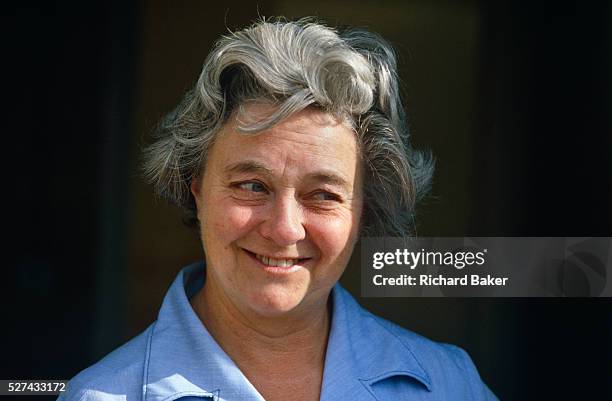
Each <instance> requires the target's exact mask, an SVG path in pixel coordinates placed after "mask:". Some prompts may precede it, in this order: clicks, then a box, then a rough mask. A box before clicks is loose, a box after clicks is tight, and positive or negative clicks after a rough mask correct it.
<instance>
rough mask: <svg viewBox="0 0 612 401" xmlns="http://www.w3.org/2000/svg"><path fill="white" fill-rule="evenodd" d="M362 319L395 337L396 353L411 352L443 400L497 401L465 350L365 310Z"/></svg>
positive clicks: (393, 345) (434, 390)
mask: <svg viewBox="0 0 612 401" xmlns="http://www.w3.org/2000/svg"><path fill="white" fill-rule="evenodd" d="M363 317H364V318H365V319H366V320H370V324H372V325H376V326H379V327H380V328H381V329H382V330H385V331H387V332H389V333H390V334H391V335H393V336H394V337H395V338H397V340H398V341H399V343H400V344H402V346H403V347H402V349H399V348H400V347H398V345H397V343H390V344H388V345H390V346H391V347H393V348H394V351H396V352H409V353H411V354H412V355H413V357H414V358H415V359H416V361H418V363H419V364H420V365H421V366H422V368H423V370H424V371H425V372H427V375H428V376H429V379H430V381H431V390H432V391H433V392H434V393H435V392H441V393H444V397H443V398H442V399H449V400H450V399H453V400H454V399H470V400H487V401H489V400H491V401H492V400H497V398H496V397H495V395H493V393H492V392H491V391H490V390H489V388H488V387H487V386H486V384H485V383H484V382H483V381H482V379H481V378H480V375H479V373H478V370H477V369H476V366H475V365H474V363H473V362H472V359H471V358H470V356H469V355H468V353H467V352H466V351H465V350H463V349H462V348H460V347H458V346H456V345H452V344H446V343H441V342H436V341H432V340H430V339H428V338H426V337H424V336H422V335H419V334H417V333H415V332H413V331H410V330H407V329H405V328H403V327H401V326H399V325H397V324H395V323H393V322H391V321H389V320H386V319H384V318H382V317H380V316H376V315H374V314H372V313H370V312H368V311H365V310H364V315H363Z"/></svg>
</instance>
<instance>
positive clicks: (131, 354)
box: [58, 263, 497, 401]
mask: <svg viewBox="0 0 612 401" xmlns="http://www.w3.org/2000/svg"><path fill="white" fill-rule="evenodd" d="M203 284H204V264H203V263H197V264H193V265H190V266H187V267H186V268H184V269H183V270H181V272H180V273H179V274H178V276H177V277H176V279H175V280H174V283H173V284H172V286H171V287H170V289H169V290H168V293H167V294H166V296H165V298H164V301H163V304H162V307H161V310H160V311H159V316H158V319H157V321H155V322H154V323H153V324H151V325H150V326H149V327H148V328H147V329H146V330H145V331H144V332H143V333H141V334H140V335H138V336H137V337H135V338H134V339H132V340H131V341H129V342H128V343H126V344H125V345H123V346H121V347H120V348H118V349H116V350H115V351H113V352H112V353H110V354H109V355H107V356H106V357H105V358H103V359H102V360H101V361H99V362H98V363H96V364H95V365H93V366H91V367H89V368H88V369H85V370H84V371H82V372H81V373H79V374H78V375H77V376H75V377H74V378H73V379H72V380H71V381H70V382H69V384H68V390H67V391H66V392H65V393H63V394H62V395H61V396H60V397H59V398H58V401H93V400H100V401H111V400H112V401H119V400H122V401H173V400H178V399H180V400H181V401H206V399H212V400H214V401H264V398H263V397H262V396H261V394H259V392H258V391H257V389H255V387H253V385H252V384H251V383H250V382H249V380H248V379H247V378H246V377H245V376H244V374H243V373H242V372H241V371H240V369H238V367H237V366H236V364H235V363H234V362H233V361H232V360H231V359H230V357H229V356H228V355H227V354H226V353H225V352H224V351H223V350H222V349H221V348H220V347H219V345H218V344H217V342H216V341H215V340H214V339H213V338H212V337H211V335H210V334H209V332H208V331H207V330H206V327H204V325H203V324H202V322H201V321H200V319H199V318H198V317H197V315H196V314H195V312H194V311H193V309H192V308H191V305H190V304H189V298H190V297H191V296H193V295H195V293H196V292H197V291H198V290H199V289H200V288H202V286H203ZM331 296H332V302H333V309H332V310H333V312H332V322H331V331H330V335H329V341H328V345H327V353H326V356H325V368H324V372H323V385H322V388H321V401H337V400H341V401H345V400H346V401H386V400H389V401H404V400H405V401H408V400H411V401H420V400H428V401H431V400H437V401H441V400H497V398H496V397H495V396H494V395H493V394H492V393H491V391H490V390H489V389H488V388H487V386H486V385H485V384H484V383H483V382H482V381H481V379H480V377H479V376H478V373H477V371H476V368H475V367H474V364H473V363H472V361H471V360H470V357H469V356H468V355H467V354H466V353H465V351H463V350H461V349H460V348H458V347H455V346H453V345H447V344H439V343H435V342H433V341H430V340H428V339H426V338H424V337H421V336H419V335H417V334H415V333H413V332H411V331H408V330H406V329H403V328H401V327H399V326H397V325H395V324H393V323H391V322H389V321H387V320H384V319H382V318H380V317H377V316H374V315H372V314H371V313H369V312H368V311H366V310H365V309H363V308H362V307H361V306H359V304H358V303H357V302H356V301H355V300H354V299H353V297H352V296H351V295H350V294H349V293H348V292H347V291H346V290H345V289H344V288H342V287H341V286H340V285H339V284H337V285H336V286H335V287H334V288H333V290H332V295H331ZM287 401H299V400H287Z"/></svg>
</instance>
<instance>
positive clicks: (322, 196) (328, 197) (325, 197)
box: [312, 191, 340, 201]
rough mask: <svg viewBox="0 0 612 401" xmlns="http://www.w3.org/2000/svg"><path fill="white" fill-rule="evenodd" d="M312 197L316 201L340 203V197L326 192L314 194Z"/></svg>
mask: <svg viewBox="0 0 612 401" xmlns="http://www.w3.org/2000/svg"><path fill="white" fill-rule="evenodd" d="M312 197H313V199H315V200H318V201H340V197H339V196H338V195H336V194H333V193H331V192H327V191H319V192H315V193H314V194H313V195H312Z"/></svg>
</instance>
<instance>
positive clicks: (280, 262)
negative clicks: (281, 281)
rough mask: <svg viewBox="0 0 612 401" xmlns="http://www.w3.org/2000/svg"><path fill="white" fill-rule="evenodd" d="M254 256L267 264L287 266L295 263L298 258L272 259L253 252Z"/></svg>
mask: <svg viewBox="0 0 612 401" xmlns="http://www.w3.org/2000/svg"><path fill="white" fill-rule="evenodd" d="M255 257H256V258H257V259H258V260H260V261H261V262H262V263H263V264H264V265H267V266H278V267H289V266H293V265H294V264H296V263H297V261H298V260H299V259H272V258H268V257H267V256H262V255H258V254H255Z"/></svg>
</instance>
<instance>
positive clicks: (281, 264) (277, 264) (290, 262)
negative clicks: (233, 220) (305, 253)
mask: <svg viewBox="0 0 612 401" xmlns="http://www.w3.org/2000/svg"><path fill="white" fill-rule="evenodd" d="M242 250H243V251H245V252H246V253H247V254H248V255H249V256H250V257H251V258H253V259H256V260H257V261H258V262H259V263H261V264H262V265H264V266H266V267H272V268H280V269H288V268H291V267H299V265H300V264H303V262H305V261H308V260H310V259H311V258H273V257H270V256H265V255H261V254H258V253H255V252H251V251H249V250H247V249H244V248H242Z"/></svg>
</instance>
